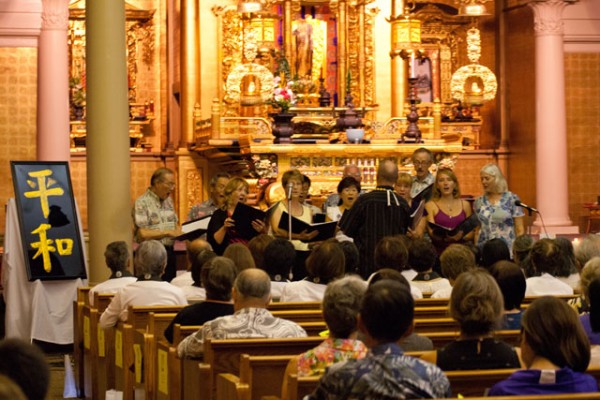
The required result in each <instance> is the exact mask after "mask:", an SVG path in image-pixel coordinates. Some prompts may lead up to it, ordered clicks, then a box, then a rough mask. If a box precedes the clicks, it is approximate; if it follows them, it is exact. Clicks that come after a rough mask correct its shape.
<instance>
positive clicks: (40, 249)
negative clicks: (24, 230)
mask: <svg viewBox="0 0 600 400" xmlns="http://www.w3.org/2000/svg"><path fill="white" fill-rule="evenodd" d="M51 227H52V226H51V225H50V224H40V226H38V227H37V229H35V230H33V231H32V232H31V233H33V234H34V235H36V234H38V235H40V241H39V242H34V243H31V247H33V248H34V249H37V252H36V253H35V254H34V255H33V258H32V259H33V260H35V259H36V258H38V257H39V256H40V255H41V256H42V260H43V261H44V271H46V272H50V271H51V270H52V263H51V262H50V252H55V251H56V247H54V246H52V243H54V240H52V239H48V237H47V234H46V231H47V230H48V229H50V228H51Z"/></svg>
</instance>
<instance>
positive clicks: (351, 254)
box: [339, 240, 360, 275]
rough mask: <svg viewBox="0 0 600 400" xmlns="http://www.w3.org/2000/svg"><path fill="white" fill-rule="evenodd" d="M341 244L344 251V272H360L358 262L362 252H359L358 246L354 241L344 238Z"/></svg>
mask: <svg viewBox="0 0 600 400" xmlns="http://www.w3.org/2000/svg"><path fill="white" fill-rule="evenodd" d="M339 246H340V248H341V249H342V251H343V252H344V260H345V263H344V273H345V274H346V275H347V274H358V264H359V262H360V254H358V247H356V245H355V244H354V242H351V241H348V240H344V241H341V242H339Z"/></svg>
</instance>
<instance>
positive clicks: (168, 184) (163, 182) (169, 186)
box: [161, 181, 175, 188]
mask: <svg viewBox="0 0 600 400" xmlns="http://www.w3.org/2000/svg"><path fill="white" fill-rule="evenodd" d="M161 183H162V184H163V185H165V186H166V187H168V188H174V187H175V182H169V181H162V182H161Z"/></svg>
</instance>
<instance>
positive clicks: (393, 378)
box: [308, 280, 450, 400]
mask: <svg viewBox="0 0 600 400" xmlns="http://www.w3.org/2000/svg"><path fill="white" fill-rule="evenodd" d="M413 318H414V300H413V298H412V296H411V294H410V292H409V291H408V290H407V288H406V287H403V286H402V285H401V284H400V283H398V282H395V281H391V280H382V281H380V282H376V283H375V284H373V285H371V286H369V288H368V289H367V292H366V293H365V297H364V299H363V302H362V305H361V308H360V314H359V317H358V326H359V329H360V330H361V331H362V332H363V333H364V334H365V337H366V342H365V343H366V344H367V346H368V347H369V349H370V351H369V353H368V354H367V356H366V357H365V358H363V359H361V360H353V361H346V362H343V363H338V364H334V365H332V366H331V367H329V368H328V369H327V372H326V373H325V375H323V377H322V378H321V380H320V381H319V384H318V386H317V388H316V389H315V391H314V392H313V393H312V394H311V395H309V396H308V398H309V399H328V400H334V399H401V398H402V399H416V398H419V399H420V398H438V397H448V396H450V383H449V382H448V379H447V378H446V376H445V375H444V373H443V372H442V371H441V370H440V369H439V368H437V367H436V366H435V365H431V364H429V363H427V362H424V361H422V360H420V359H418V358H414V357H409V356H406V355H404V353H403V351H402V349H401V348H400V346H399V345H398V342H399V341H400V340H401V339H402V338H403V337H405V336H407V335H409V334H410V333H411V332H412V329H413Z"/></svg>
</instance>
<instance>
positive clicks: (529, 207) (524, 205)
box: [515, 200, 539, 212]
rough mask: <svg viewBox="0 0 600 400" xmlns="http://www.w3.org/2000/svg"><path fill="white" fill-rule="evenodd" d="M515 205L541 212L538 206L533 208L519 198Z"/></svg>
mask: <svg viewBox="0 0 600 400" xmlns="http://www.w3.org/2000/svg"><path fill="white" fill-rule="evenodd" d="M515 206H519V207H523V208H525V209H527V210H529V211H533V212H539V211H538V210H537V208H533V207H531V206H528V205H527V204H525V203H521V201H520V200H517V201H515Z"/></svg>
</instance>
